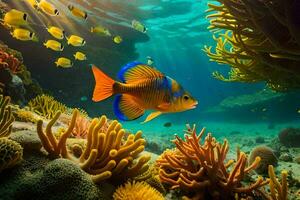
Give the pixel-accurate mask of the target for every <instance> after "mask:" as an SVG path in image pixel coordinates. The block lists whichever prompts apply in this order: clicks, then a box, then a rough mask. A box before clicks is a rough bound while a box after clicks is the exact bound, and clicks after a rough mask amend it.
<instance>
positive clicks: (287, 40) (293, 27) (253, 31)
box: [204, 0, 300, 91]
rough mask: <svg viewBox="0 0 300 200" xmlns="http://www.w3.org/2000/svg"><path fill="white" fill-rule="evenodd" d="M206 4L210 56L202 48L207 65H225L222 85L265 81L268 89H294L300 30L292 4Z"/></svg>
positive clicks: (298, 83) (225, 0)
mask: <svg viewBox="0 0 300 200" xmlns="http://www.w3.org/2000/svg"><path fill="white" fill-rule="evenodd" d="M217 1H218V3H217V4H211V3H209V4H208V6H209V9H208V12H210V13H211V14H208V15H207V18H208V19H210V26H209V27H208V29H210V30H211V31H213V32H214V34H215V35H214V36H213V38H214V40H215V41H216V47H215V52H213V51H212V46H205V47H204V52H206V54H207V55H208V56H209V57H210V60H211V61H215V62H217V63H219V64H226V65H230V66H231V70H230V72H229V74H228V76H229V77H228V78H225V77H224V76H223V75H222V74H220V73H219V72H213V76H214V77H215V78H217V79H219V80H222V81H240V82H250V83H251V82H259V81H265V82H266V83H267V85H268V86H269V87H270V88H271V89H274V90H278V91H286V90H288V89H294V88H300V70H299V67H298V66H299V64H300V58H299V55H300V37H299V35H300V29H299V27H297V22H296V20H297V18H295V17H294V16H297V15H296V13H297V10H299V4H296V1H284V0H275V1H260V0H254V1H249V0H238V1H236V0H217Z"/></svg>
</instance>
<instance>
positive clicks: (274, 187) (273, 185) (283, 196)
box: [268, 165, 288, 200]
mask: <svg viewBox="0 0 300 200" xmlns="http://www.w3.org/2000/svg"><path fill="white" fill-rule="evenodd" d="M268 172H269V177H270V183H269V186H270V198H269V199H271V200H287V199H288V184H287V175H288V173H287V171H285V170H283V171H282V172H281V183H280V182H279V181H278V180H277V178H276V175H275V173H274V168H273V166H272V165H269V168H268Z"/></svg>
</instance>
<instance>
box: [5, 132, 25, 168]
mask: <svg viewBox="0 0 300 200" xmlns="http://www.w3.org/2000/svg"><path fill="white" fill-rule="evenodd" d="M22 156H23V148H22V147H21V145H20V144H19V143H17V142H15V141H13V140H10V139H8V138H6V137H4V138H0V172H1V171H2V170H4V169H6V168H11V167H13V166H14V165H16V164H17V163H18V162H19V161H21V160H22Z"/></svg>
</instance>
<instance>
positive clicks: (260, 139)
mask: <svg viewBox="0 0 300 200" xmlns="http://www.w3.org/2000/svg"><path fill="white" fill-rule="evenodd" d="M255 142H256V143H257V144H261V143H265V138H264V137H262V136H258V137H256V138H255Z"/></svg>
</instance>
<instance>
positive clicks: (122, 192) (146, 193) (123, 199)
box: [113, 182, 164, 200]
mask: <svg viewBox="0 0 300 200" xmlns="http://www.w3.org/2000/svg"><path fill="white" fill-rule="evenodd" d="M113 198H114V200H137V199H147V200H163V199H164V197H163V195H162V194H161V193H159V192H158V191H157V190H155V189H154V188H152V187H150V186H149V185H148V184H147V183H145V182H133V183H130V182H128V183H126V184H125V185H124V186H120V187H119V188H118V189H117V190H116V192H115V193H114V195H113Z"/></svg>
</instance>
